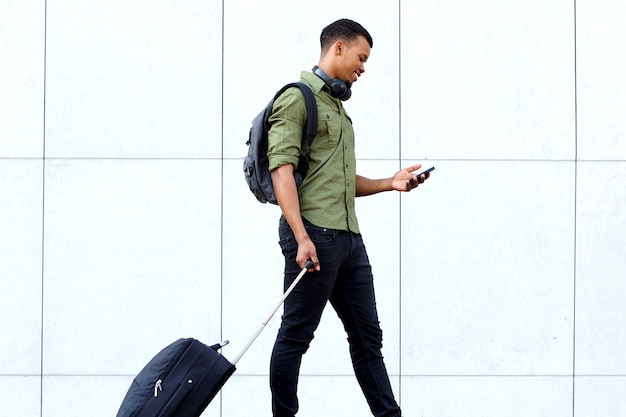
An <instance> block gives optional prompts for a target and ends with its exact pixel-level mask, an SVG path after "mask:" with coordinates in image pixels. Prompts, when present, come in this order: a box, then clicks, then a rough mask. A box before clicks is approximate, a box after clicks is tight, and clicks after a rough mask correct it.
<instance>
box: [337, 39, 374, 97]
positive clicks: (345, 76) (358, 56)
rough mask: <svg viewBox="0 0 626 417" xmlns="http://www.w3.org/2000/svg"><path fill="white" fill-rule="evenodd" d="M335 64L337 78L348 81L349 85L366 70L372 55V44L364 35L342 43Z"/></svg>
mask: <svg viewBox="0 0 626 417" xmlns="http://www.w3.org/2000/svg"><path fill="white" fill-rule="evenodd" d="M339 48H341V50H340V53H339V56H338V59H337V60H336V66H335V71H334V72H335V78H339V79H340V80H342V81H344V82H346V83H347V84H348V85H349V84H352V83H354V82H356V80H357V79H358V78H359V77H360V76H361V74H363V73H364V72H365V63H366V62H367V59H368V58H369V56H370V45H369V43H368V42H367V39H365V38H364V37H363V36H359V37H358V38H357V39H356V40H354V41H351V42H347V43H342V45H341V46H339Z"/></svg>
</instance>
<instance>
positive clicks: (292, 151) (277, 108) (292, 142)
mask: <svg viewBox="0 0 626 417" xmlns="http://www.w3.org/2000/svg"><path fill="white" fill-rule="evenodd" d="M301 76H302V79H301V80H300V81H301V82H303V83H305V84H307V85H308V86H309V87H311V90H313V93H314V94H315V99H316V101H317V112H318V124H317V135H316V136H315V139H313V144H312V145H311V159H310V161H309V170H308V171H307V175H306V177H305V179H304V181H303V182H302V184H301V185H300V187H299V188H298V197H299V200H300V214H301V215H302V217H304V218H305V219H307V220H308V221H310V222H311V223H313V224H314V225H316V226H319V227H326V228H329V229H337V230H348V231H351V232H354V233H359V225H358V222H357V218H356V213H355V209H354V200H355V198H356V157H355V154H354V130H353V128H352V120H350V117H349V116H348V114H347V113H346V111H345V110H344V108H343V105H342V103H341V101H340V100H339V99H337V98H334V97H333V96H332V95H331V93H330V89H329V88H328V87H327V86H326V84H325V83H324V81H322V80H321V79H320V78H319V77H317V76H316V75H315V74H313V73H311V72H306V71H303V72H302V75H301ZM269 122H270V126H271V127H270V131H269V137H268V151H267V155H268V158H269V168H270V171H272V170H274V169H276V168H278V167H280V166H282V165H286V164H292V165H293V166H294V169H295V167H296V166H297V165H298V158H299V155H306V147H307V140H306V137H304V135H303V132H304V128H305V125H306V105H305V103H304V96H303V95H302V92H301V91H300V90H299V89H297V88H290V89H288V90H287V91H285V92H284V93H283V94H282V95H281V96H280V97H279V98H278V99H276V101H275V102H274V108H273V113H272V116H271V117H270V119H269Z"/></svg>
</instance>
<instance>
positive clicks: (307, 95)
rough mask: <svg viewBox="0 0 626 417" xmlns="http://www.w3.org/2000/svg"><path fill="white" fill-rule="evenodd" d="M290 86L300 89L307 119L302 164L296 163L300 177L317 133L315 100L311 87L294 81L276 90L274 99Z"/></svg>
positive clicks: (307, 161) (305, 168) (306, 166)
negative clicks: (305, 144) (305, 143)
mask: <svg viewBox="0 0 626 417" xmlns="http://www.w3.org/2000/svg"><path fill="white" fill-rule="evenodd" d="M292 87H297V88H299V89H300V91H302V94H303V95H304V102H305V104H306V114H307V120H306V130H305V132H306V137H307V150H306V157H305V161H304V164H298V169H297V170H298V171H300V174H302V178H304V176H305V175H306V171H307V168H308V165H309V160H310V159H311V144H312V143H313V139H315V135H316V134H317V102H316V101H315V95H314V94H313V91H311V88H310V87H309V86H308V85H306V84H304V83H301V82H294V83H289V84H287V85H285V86H284V87H283V88H281V89H280V90H278V92H277V93H276V95H275V96H274V100H276V99H277V98H278V96H280V95H281V94H282V93H283V92H284V91H285V90H287V89H288V88H292ZM302 171H303V172H302Z"/></svg>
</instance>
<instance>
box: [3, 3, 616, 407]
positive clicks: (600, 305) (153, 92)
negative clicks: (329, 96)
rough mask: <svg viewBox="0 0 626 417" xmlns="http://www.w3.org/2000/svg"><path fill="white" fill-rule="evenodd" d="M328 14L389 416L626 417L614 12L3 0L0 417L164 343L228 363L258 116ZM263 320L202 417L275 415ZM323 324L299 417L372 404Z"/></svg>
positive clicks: (272, 244)
mask: <svg viewBox="0 0 626 417" xmlns="http://www.w3.org/2000/svg"><path fill="white" fill-rule="evenodd" d="M340 17H350V18H353V19H355V20H357V21H360V22H361V23H363V24H364V25H365V26H366V27H367V28H368V29H369V30H370V32H371V33H372V35H373V37H374V48H373V49H372V55H371V59H370V61H369V62H368V63H367V65H366V69H367V71H366V73H365V75H364V76H363V77H362V78H361V79H359V81H358V82H357V83H356V84H355V86H354V94H353V98H352V99H351V100H350V101H348V102H346V103H345V106H346V109H347V111H348V113H349V114H350V115H351V117H352V119H353V122H354V125H355V130H356V134H357V157H358V164H359V173H361V174H363V175H367V176H371V177H383V176H388V175H391V174H392V173H393V172H395V171H396V170H397V169H398V168H400V167H404V166H409V165H411V164H413V163H415V162H421V163H423V164H424V165H428V166H431V165H434V166H436V170H435V172H434V173H433V175H432V177H431V179H430V180H429V181H428V183H427V184H426V185H424V186H422V187H420V188H419V189H418V190H416V191H415V192H412V193H409V194H399V193H387V194H379V195H375V196H371V197H368V198H364V199H359V200H358V201H357V210H358V213H359V220H360V223H361V228H362V231H363V235H364V240H365V243H366V245H367V247H368V252H369V256H370V259H371V262H372V266H373V270H374V274H375V285H376V290H377V301H378V307H379V316H380V320H381V324H382V327H383V330H384V348H383V349H384V354H385V357H386V364H387V367H388V369H389V372H390V374H391V381H392V385H393V386H394V388H395V392H396V395H397V397H398V399H399V400H400V401H401V405H402V408H403V411H404V415H406V416H429V417H449V416H455V417H470V416H472V417H473V416H476V417H478V416H480V417H483V416H502V417H504V416H506V417H517V416H520V417H529V416H537V417H544V416H557V417H560V416H563V417H565V416H576V417H596V416H606V417H618V416H622V415H623V413H624V410H626V400H624V396H623V395H622V393H623V390H624V386H625V381H626V361H625V360H624V355H623V352H624V349H625V348H626V333H625V332H624V331H623V323H624V321H625V319H626V308H625V307H624V303H623V299H624V298H625V297H626V285H625V284H624V277H625V272H626V256H624V253H625V252H624V251H625V248H626V238H625V236H626V233H625V231H626V215H625V214H624V213H625V210H624V205H625V204H626V191H625V190H626V188H625V187H624V180H626V122H625V120H626V119H625V118H624V117H623V115H624V114H625V112H626V82H625V81H624V77H623V74H624V72H625V71H626V58H625V55H624V54H623V53H621V52H622V51H623V50H624V49H625V48H626V40H625V39H626V36H624V35H625V29H624V25H623V22H624V20H625V19H626V6H624V5H623V4H622V2H618V1H616V0H600V1H595V2H591V1H576V2H574V1H564V0H559V1H556V2H543V1H539V0H530V1H527V2H516V1H512V0H505V1H500V2H494V1H490V0H478V1H473V2H461V1H452V2H450V1H448V2H440V1H432V0H427V1H421V2H415V1H409V0H401V1H398V2H395V3H393V4H392V3H389V2H383V1H378V2H374V3H370V4H368V5H367V7H363V3H362V2H360V1H353V0H349V1H343V2H339V3H338V2H334V1H330V0H321V1H320V0H318V1H315V2H313V1H308V0H307V1H302V2H297V3H294V2H290V1H287V0H280V1H275V2H270V3H267V2H265V3H264V2H252V1H245V0H228V1H217V0H209V1H206V0H204V1H199V0H189V1H185V2H179V1H174V0H159V1H146V0H140V1H134V2H126V1H121V0H112V1H109V2H94V1H86V2H85V1H72V0H56V1H48V2H47V3H46V2H41V1H34V0H27V1H19V2H18V1H15V0H0V280H1V281H0V283H1V288H2V289H1V290H0V305H2V306H3V312H4V314H2V315H0V328H2V329H3V331H2V335H1V336H0V355H1V356H0V392H1V393H2V394H0V404H1V405H2V407H1V408H2V410H3V411H4V412H5V413H8V414H7V415H14V416H32V417H35V416H36V417H60V416H66V415H67V414H68V412H69V413H70V414H71V413H74V414H75V413H79V414H80V415H83V416H94V417H100V416H102V417H104V416H110V415H114V414H115V413H116V411H117V409H118V407H119V404H120V403H121V400H122V398H123V396H124V394H125V392H126V390H127V388H128V386H129V385H130V382H131V381H132V378H133V376H134V375H135V374H136V373H137V372H138V371H139V370H140V369H141V368H142V367H143V365H144V364H145V363H146V362H147V361H148V360H149V359H150V357H151V356H152V355H154V354H156V353H157V352H158V350H160V349H161V348H162V347H164V346H165V345H167V344H168V343H170V342H171V341H173V340H175V339H177V338H179V337H196V338H199V339H201V340H203V341H205V342H207V343H214V342H217V341H219V340H223V339H229V340H230V341H231V344H230V345H228V346H227V347H225V348H224V349H223V353H224V355H225V356H226V357H227V358H229V359H231V360H232V359H234V357H235V356H236V355H237V354H238V353H239V351H240V350H241V348H243V346H244V345H245V343H246V342H247V341H248V339H249V338H250V337H251V336H252V334H253V333H254V331H255V330H256V329H257V328H258V327H259V326H260V325H261V323H262V321H263V319H265V317H266V315H267V313H268V312H269V311H270V310H271V309H272V308H273V307H274V305H275V303H276V302H277V301H278V298H279V296H280V291H281V287H282V278H281V276H282V255H281V254H280V251H279V248H278V244H277V221H278V216H279V210H278V208H277V207H275V206H268V205H266V206H263V205H261V204H258V203H256V202H255V200H254V198H253V197H252V195H251V194H250V193H249V191H248V190H247V189H246V186H245V184H244V180H243V175H242V172H241V163H242V161H241V158H242V156H243V154H244V153H245V152H246V149H245V145H244V142H245V140H246V136H247V133H248V128H249V123H250V121H251V119H252V117H254V116H255V115H256V113H257V112H258V111H259V110H260V109H261V108H262V107H263V106H264V105H265V104H266V102H267V101H268V100H269V98H270V96H271V95H272V94H273V93H274V91H275V90H277V89H278V88H279V87H280V86H281V84H283V83H286V82H288V81H292V80H294V79H296V78H297V77H298V76H299V73H300V71H302V70H308V69H309V68H310V67H312V66H313V65H314V64H315V63H317V59H318V56H319V43H318V42H319V40H318V38H319V33H320V31H321V29H322V27H324V26H325V25H326V24H328V23H330V22H331V21H333V20H335V19H337V18H340ZM278 315H279V314H277V317H275V319H274V320H272V321H271V322H270V323H269V324H268V326H267V328H266V330H265V331H264V332H263V333H262V334H261V335H260V337H259V338H258V339H257V341H256V343H255V344H254V345H253V346H252V348H251V349H250V350H249V351H248V353H247V354H246V355H245V356H244V357H243V358H242V360H241V361H240V362H239V363H238V365H237V368H238V369H237V372H236V373H235V375H233V377H232V378H231V380H230V381H228V383H227V384H226V386H225V388H224V390H223V391H222V394H221V395H220V396H219V397H218V398H216V399H215V400H214V401H213V402H212V403H211V404H210V406H209V407H208V408H207V411H206V412H205V413H204V416H208V417H219V416H222V415H223V416H232V415H241V416H244V415H270V414H271V410H270V394H269V388H268V376H267V374H268V365H269V355H270V353H271V348H272V344H273V340H274V337H275V334H276V330H277V326H278V323H279V320H278ZM345 339H346V336H345V335H344V332H343V330H342V327H341V324H340V323H339V321H338V319H337V318H336V315H335V314H334V312H333V311H332V309H328V310H327V311H326V312H325V314H324V316H323V319H322V324H321V326H320V329H319V331H318V332H317V334H316V339H315V341H314V342H313V344H312V346H311V348H310V350H309V352H308V353H307V355H306V356H305V359H304V362H303V365H302V377H301V381H300V393H301V395H300V402H301V411H300V413H299V414H298V415H299V416H301V417H307V416H316V415H325V416H339V415H341V416H346V415H353V416H355V415H368V413H369V411H368V408H367V405H366V403H365V401H364V399H363V397H362V395H361V393H360V391H359V388H358V385H357V383H356V381H355V379H354V377H353V375H352V368H351V364H350V361H349V354H348V351H347V343H346V340H345Z"/></svg>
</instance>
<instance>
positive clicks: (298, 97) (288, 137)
mask: <svg viewBox="0 0 626 417" xmlns="http://www.w3.org/2000/svg"><path fill="white" fill-rule="evenodd" d="M269 123H270V130H269V135H268V149H267V156H268V159H269V169H270V171H273V170H274V169H276V168H278V167H280V166H283V165H287V164H291V165H293V166H294V168H295V167H297V166H298V159H299V157H300V154H301V152H302V136H303V131H304V126H305V124H306V105H305V102H304V96H303V95H302V92H301V91H300V90H299V89H297V88H290V89H288V90H287V91H285V92H284V93H283V94H282V95H281V96H280V97H278V98H277V99H276V101H275V102H274V109H273V113H272V115H271V116H270V118H269Z"/></svg>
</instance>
